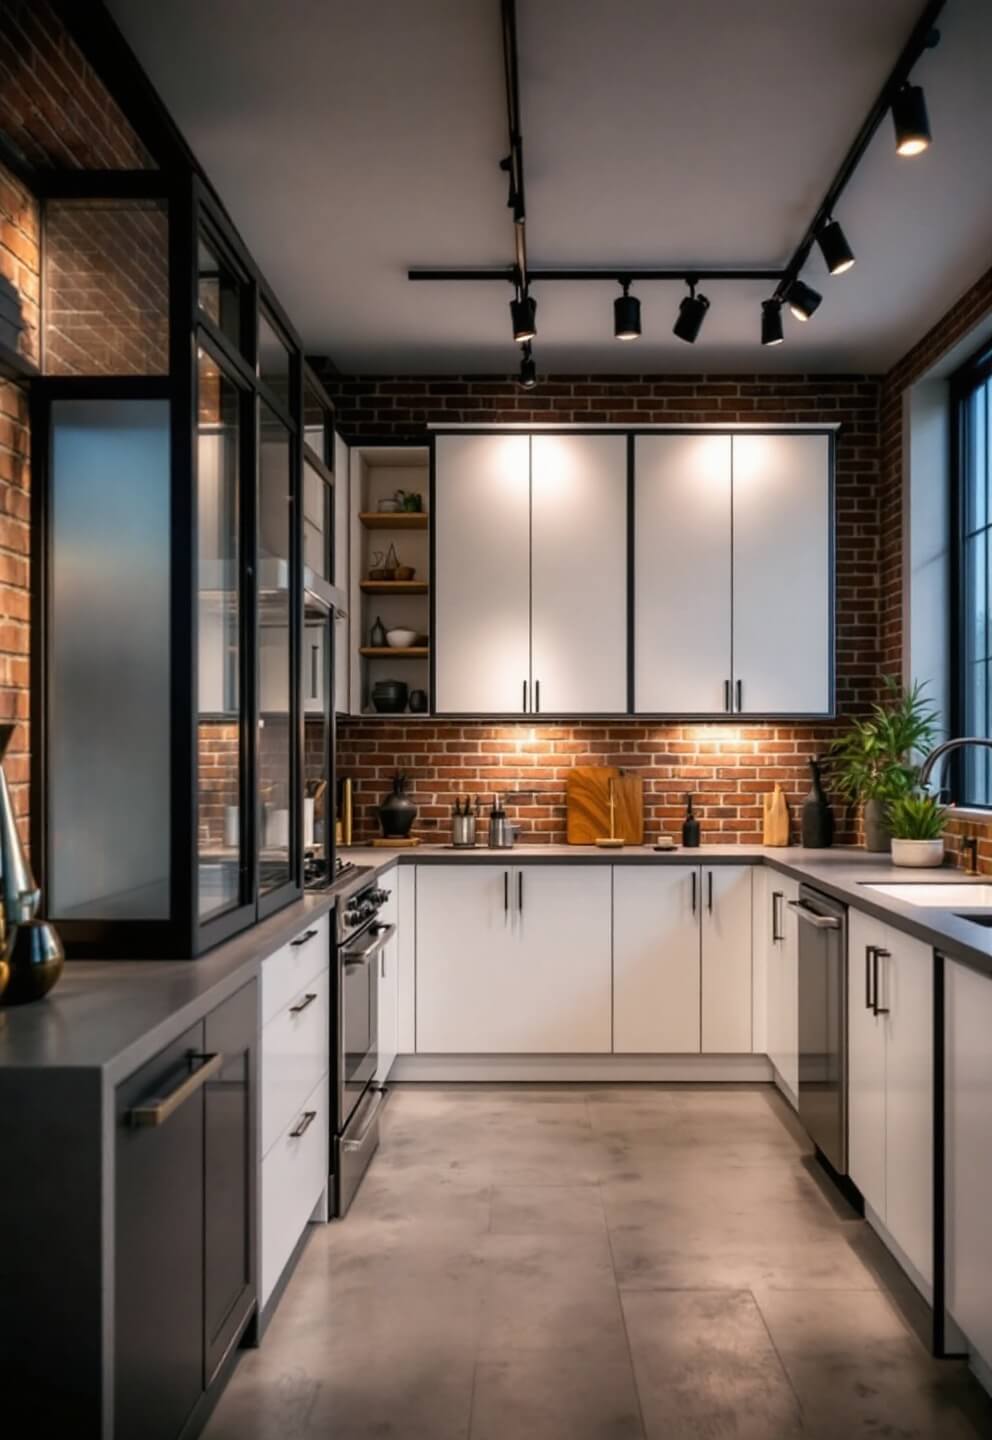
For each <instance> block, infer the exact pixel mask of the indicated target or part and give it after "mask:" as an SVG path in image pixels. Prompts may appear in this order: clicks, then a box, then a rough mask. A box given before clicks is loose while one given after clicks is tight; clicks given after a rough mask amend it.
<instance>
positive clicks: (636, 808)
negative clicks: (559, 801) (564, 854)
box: [565, 765, 644, 845]
mask: <svg viewBox="0 0 992 1440" xmlns="http://www.w3.org/2000/svg"><path fill="white" fill-rule="evenodd" d="M611 780H612V781H613V784H614V787H615V789H614V794H615V796H616V823H615V831H616V834H617V835H619V836H621V837H622V838H623V839H624V840H625V841H626V842H627V844H628V845H643V844H644V781H643V780H642V779H641V777H640V775H630V774H627V773H625V772H624V771H623V770H618V769H617V768H616V766H614V765H576V766H575V767H574V768H573V769H572V770H570V771H569V772H568V779H567V781H566V783H565V805H566V813H567V828H566V838H567V840H568V843H569V845H595V843H596V841H597V840H601V839H603V837H604V836H606V835H609V833H610V781H611Z"/></svg>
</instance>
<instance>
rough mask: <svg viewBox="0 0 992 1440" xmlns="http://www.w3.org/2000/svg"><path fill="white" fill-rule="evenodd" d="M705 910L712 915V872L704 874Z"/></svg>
mask: <svg viewBox="0 0 992 1440" xmlns="http://www.w3.org/2000/svg"><path fill="white" fill-rule="evenodd" d="M706 908H707V910H708V911H709V912H710V914H711V915H712V914H713V871H712V870H708V871H707V872H706Z"/></svg>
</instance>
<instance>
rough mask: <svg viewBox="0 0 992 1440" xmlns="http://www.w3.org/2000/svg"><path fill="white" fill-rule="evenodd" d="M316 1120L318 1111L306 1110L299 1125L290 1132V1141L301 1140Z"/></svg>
mask: <svg viewBox="0 0 992 1440" xmlns="http://www.w3.org/2000/svg"><path fill="white" fill-rule="evenodd" d="M316 1118H317V1112H316V1110H304V1112H303V1114H302V1115H301V1116H300V1119H299V1121H298V1122H297V1124H296V1125H294V1127H293V1129H292V1130H290V1132H289V1138H290V1140H299V1138H300V1136H301V1135H305V1134H306V1133H307V1131H308V1130H309V1129H310V1126H311V1125H312V1124H313V1122H314V1121H315V1120H316Z"/></svg>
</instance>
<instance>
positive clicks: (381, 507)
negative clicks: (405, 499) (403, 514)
mask: <svg viewBox="0 0 992 1440" xmlns="http://www.w3.org/2000/svg"><path fill="white" fill-rule="evenodd" d="M376 509H377V510H378V512H379V514H380V515H395V514H396V512H397V510H402V509H403V505H402V503H401V502H400V501H399V500H398V499H395V500H380V501H379V503H378V505H377V506H376Z"/></svg>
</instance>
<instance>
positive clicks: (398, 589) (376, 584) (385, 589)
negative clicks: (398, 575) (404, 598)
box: [360, 580, 430, 595]
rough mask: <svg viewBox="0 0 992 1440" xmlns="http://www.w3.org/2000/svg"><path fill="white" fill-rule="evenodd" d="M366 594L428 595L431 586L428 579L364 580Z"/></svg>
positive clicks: (362, 584)
mask: <svg viewBox="0 0 992 1440" xmlns="http://www.w3.org/2000/svg"><path fill="white" fill-rule="evenodd" d="M360 584H361V587H362V590H363V591H364V592H365V594H366V595H426V594H427V592H428V590H429V589H430V586H429V585H428V583H427V581H426V580H362V581H360Z"/></svg>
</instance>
